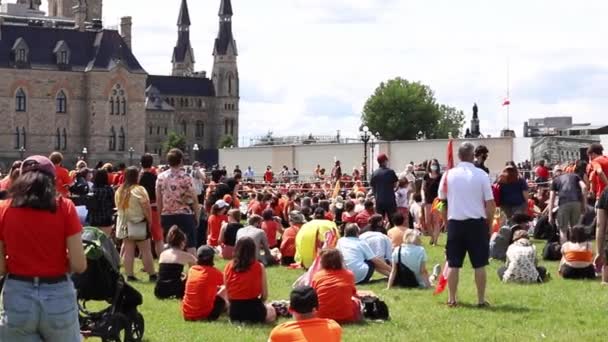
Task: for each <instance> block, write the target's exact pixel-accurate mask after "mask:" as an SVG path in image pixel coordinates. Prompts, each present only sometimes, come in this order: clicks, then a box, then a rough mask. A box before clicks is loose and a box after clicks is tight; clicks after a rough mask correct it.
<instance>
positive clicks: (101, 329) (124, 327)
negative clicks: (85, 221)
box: [73, 227, 144, 342]
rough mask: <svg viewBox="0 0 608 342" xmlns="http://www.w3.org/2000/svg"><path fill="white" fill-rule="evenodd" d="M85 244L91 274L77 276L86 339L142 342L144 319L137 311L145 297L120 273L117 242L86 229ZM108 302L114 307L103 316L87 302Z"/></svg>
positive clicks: (81, 316) (108, 309) (82, 326)
mask: <svg viewBox="0 0 608 342" xmlns="http://www.w3.org/2000/svg"><path fill="white" fill-rule="evenodd" d="M82 242H83V245H84V248H85V254H86V257H87V264H88V266H87V270H86V272H84V273H83V274H79V275H74V276H73V281H74V285H75V287H76V290H77V292H78V306H79V309H80V315H79V316H80V330H81V332H82V335H83V336H85V337H100V338H101V340H102V341H104V342H115V341H116V342H140V341H141V340H142V338H143V336H144V317H143V316H142V315H141V314H140V313H139V312H138V311H137V307H138V306H139V305H141V304H142V302H143V300H142V296H141V294H140V293H139V292H138V291H137V290H136V289H134V288H133V287H131V286H130V285H129V284H127V283H126V282H125V280H124V278H123V276H122V275H121V274H120V272H119V268H120V266H119V265H120V257H119V255H118V252H117V251H116V247H115V246H114V244H113V242H112V241H111V240H110V239H109V238H108V237H106V235H105V234H104V233H103V232H102V231H101V230H99V229H97V228H93V227H86V228H84V230H83V234H82ZM92 300H93V301H105V302H107V303H109V304H110V306H109V307H108V308H106V309H104V310H102V311H99V312H91V311H89V310H87V308H86V303H87V301H92Z"/></svg>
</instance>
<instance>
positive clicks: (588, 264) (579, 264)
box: [559, 225, 595, 279]
mask: <svg viewBox="0 0 608 342" xmlns="http://www.w3.org/2000/svg"><path fill="white" fill-rule="evenodd" d="M559 274H560V275H561V276H562V277H563V278H564V279H595V268H594V267H593V246H592V245H591V242H588V241H587V238H586V236H585V227H584V226H581V225H578V226H574V227H572V228H571V229H570V241H569V242H566V243H564V244H563V245H562V260H561V262H560V265H559Z"/></svg>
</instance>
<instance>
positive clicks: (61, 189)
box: [55, 165, 72, 197]
mask: <svg viewBox="0 0 608 342" xmlns="http://www.w3.org/2000/svg"><path fill="white" fill-rule="evenodd" d="M70 185H72V177H70V172H69V171H68V170H67V169H66V168H64V167H61V166H60V165H55V189H57V193H58V194H60V195H61V196H63V197H70V191H69V190H68V187H69V186H70Z"/></svg>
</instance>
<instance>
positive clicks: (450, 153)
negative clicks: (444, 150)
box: [447, 139, 454, 170]
mask: <svg viewBox="0 0 608 342" xmlns="http://www.w3.org/2000/svg"><path fill="white" fill-rule="evenodd" d="M453 167H454V140H453V139H450V140H449V141H448V165H447V168H448V170H449V169H451V168H453Z"/></svg>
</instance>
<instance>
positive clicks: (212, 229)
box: [207, 215, 228, 247]
mask: <svg viewBox="0 0 608 342" xmlns="http://www.w3.org/2000/svg"><path fill="white" fill-rule="evenodd" d="M224 222H228V216H226V215H211V216H209V219H208V221H207V223H208V224H207V229H208V230H209V237H208V238H207V243H208V244H209V246H212V247H217V246H219V239H220V230H222V223H224Z"/></svg>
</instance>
